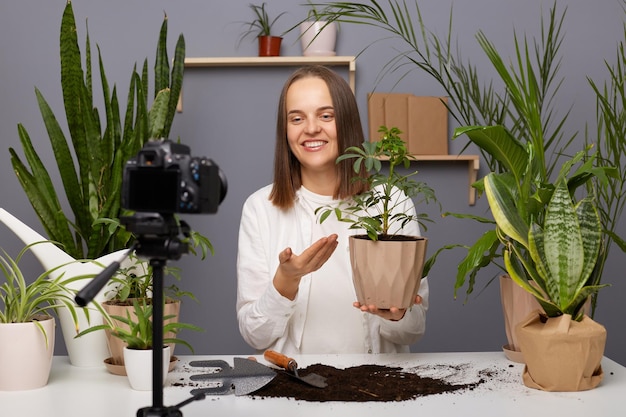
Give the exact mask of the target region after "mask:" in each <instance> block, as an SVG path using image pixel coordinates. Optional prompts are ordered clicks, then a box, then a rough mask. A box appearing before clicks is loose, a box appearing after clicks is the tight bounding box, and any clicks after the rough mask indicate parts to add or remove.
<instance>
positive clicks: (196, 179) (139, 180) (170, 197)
mask: <svg viewBox="0 0 626 417" xmlns="http://www.w3.org/2000/svg"><path fill="white" fill-rule="evenodd" d="M226 191H227V184H226V178H225V177H224V175H223V173H222V171H221V170H220V168H219V167H218V166H217V165H216V164H215V162H213V160H211V159H209V158H205V157H197V156H191V154H190V150H189V147H188V146H186V145H182V144H180V143H173V142H171V141H169V140H160V141H155V140H152V141H148V142H146V144H145V145H144V147H143V148H142V149H141V150H140V151H139V153H138V154H137V155H136V156H135V157H133V158H131V159H130V160H128V162H127V163H126V166H125V168H124V178H123V181H122V206H123V207H124V208H126V209H128V210H133V211H139V212H153V213H209V214H213V213H216V212H217V208H218V206H219V205H220V203H221V202H222V200H224V197H225V196H226Z"/></svg>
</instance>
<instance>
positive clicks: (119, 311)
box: [102, 301, 180, 374]
mask: <svg viewBox="0 0 626 417" xmlns="http://www.w3.org/2000/svg"><path fill="white" fill-rule="evenodd" d="M102 307H103V308H104V310H105V311H106V312H107V313H108V314H109V315H111V316H121V317H126V311H128V310H130V311H131V312H132V309H133V307H132V306H125V305H116V304H111V302H108V301H107V302H105V303H103V304H102ZM132 314H133V315H134V313H132ZM169 315H174V316H175V317H174V318H171V319H168V320H165V321H164V323H170V322H176V321H178V317H179V315H180V301H175V302H168V303H165V307H164V310H163V316H164V317H166V316H169ZM115 325H116V326H119V327H120V328H125V329H128V326H127V325H126V324H125V323H121V322H119V321H117V320H115ZM105 334H106V339H107V344H108V346H109V351H110V352H111V357H110V358H108V359H107V363H108V364H110V365H115V366H123V365H124V347H126V343H125V342H124V341H122V340H121V339H119V338H117V337H115V336H113V335H112V334H111V332H110V331H109V330H105ZM163 337H175V334H174V333H172V332H169V333H165V334H164V335H163ZM168 346H169V347H170V350H169V352H170V356H172V355H173V354H174V347H175V344H173V343H170V344H169V345H168ZM168 359H169V358H168ZM118 370H121V371H122V372H118V373H120V374H123V368H118Z"/></svg>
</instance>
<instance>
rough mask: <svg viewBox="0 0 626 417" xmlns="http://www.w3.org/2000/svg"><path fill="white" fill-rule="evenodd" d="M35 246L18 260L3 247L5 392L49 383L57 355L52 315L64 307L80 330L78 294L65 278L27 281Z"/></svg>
mask: <svg viewBox="0 0 626 417" xmlns="http://www.w3.org/2000/svg"><path fill="white" fill-rule="evenodd" d="M39 243H43V242H36V243H33V244H30V245H28V246H26V247H25V248H24V249H22V250H21V251H20V252H19V254H18V255H17V257H15V259H13V258H11V257H10V256H9V255H8V254H7V253H6V252H5V251H4V249H2V254H0V270H1V271H2V275H3V276H4V279H5V281H4V283H2V285H0V391H13V390H28V389H35V388H40V387H43V386H45V385H47V383H48V379H49V376H50V369H51V366H52V356H53V354H54V344H55V343H54V342H55V339H54V336H55V323H56V322H55V318H54V316H52V315H51V314H50V313H51V312H53V311H55V310H56V309H58V308H60V307H65V308H67V310H68V311H69V312H70V314H71V316H72V317H74V325H75V326H78V321H77V316H76V310H77V309H76V308H75V307H74V300H73V298H72V297H73V294H72V293H71V292H70V291H68V289H67V287H66V284H67V283H68V281H69V280H68V279H67V278H65V277H56V278H51V277H50V272H52V271H47V272H44V273H42V274H41V275H39V276H38V277H37V278H36V279H35V280H34V281H33V282H31V283H27V281H26V277H25V276H24V274H23V273H22V270H21V269H20V266H19V263H20V261H21V260H22V258H23V256H24V255H25V254H26V252H27V251H28V250H29V249H31V248H32V247H33V246H34V245H37V244H39Z"/></svg>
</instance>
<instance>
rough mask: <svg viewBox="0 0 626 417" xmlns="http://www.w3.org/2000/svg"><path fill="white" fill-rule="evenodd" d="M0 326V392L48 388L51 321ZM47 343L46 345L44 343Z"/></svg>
mask: <svg viewBox="0 0 626 417" xmlns="http://www.w3.org/2000/svg"><path fill="white" fill-rule="evenodd" d="M39 324H41V325H42V326H43V328H44V331H45V333H46V335H47V336H44V334H43V333H42V332H41V329H40V328H39V327H38V326H37V325H36V324H35V323H33V322H29V323H2V324H0V391H19V390H30V389H35V388H41V387H43V386H45V385H47V384H48V378H49V376H50V369H51V366H52V355H53V353H54V328H55V319H54V318H53V317H49V318H48V319H47V320H42V321H40V322H39ZM46 339H47V342H46Z"/></svg>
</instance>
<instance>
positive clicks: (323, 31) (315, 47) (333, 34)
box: [300, 21, 337, 56]
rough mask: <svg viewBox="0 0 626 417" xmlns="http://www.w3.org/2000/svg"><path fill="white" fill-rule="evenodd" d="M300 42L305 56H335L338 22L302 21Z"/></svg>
mask: <svg viewBox="0 0 626 417" xmlns="http://www.w3.org/2000/svg"><path fill="white" fill-rule="evenodd" d="M300 43H301V45H302V55H304V56H335V55H336V52H335V44H336V43H337V23H336V22H331V23H328V22H324V21H319V22H303V23H301V24H300Z"/></svg>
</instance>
